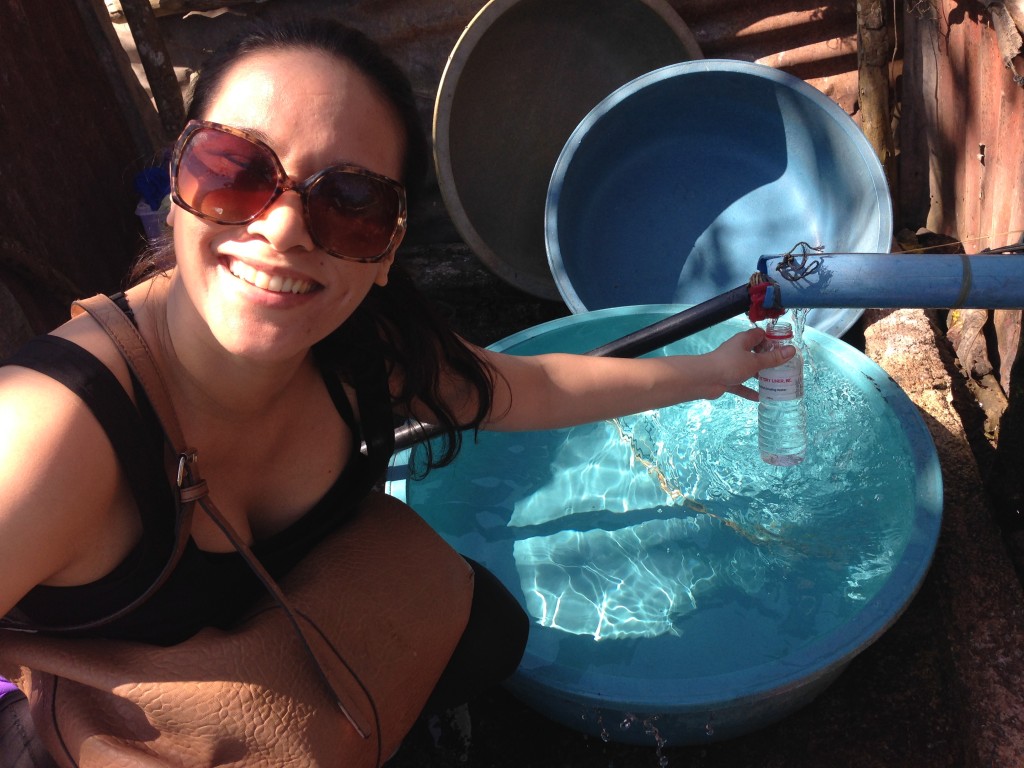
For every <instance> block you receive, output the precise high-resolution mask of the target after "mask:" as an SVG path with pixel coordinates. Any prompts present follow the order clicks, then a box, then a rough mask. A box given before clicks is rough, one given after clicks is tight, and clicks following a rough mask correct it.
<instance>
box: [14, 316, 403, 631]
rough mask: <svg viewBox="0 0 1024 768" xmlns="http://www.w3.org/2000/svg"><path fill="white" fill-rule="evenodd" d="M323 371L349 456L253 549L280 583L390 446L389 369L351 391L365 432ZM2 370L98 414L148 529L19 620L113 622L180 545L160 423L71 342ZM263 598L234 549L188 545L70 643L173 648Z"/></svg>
mask: <svg viewBox="0 0 1024 768" xmlns="http://www.w3.org/2000/svg"><path fill="white" fill-rule="evenodd" d="M314 351H315V350H314ZM318 363H319V364H320V369H321V371H322V375H323V380H324V383H325V385H326V386H327V390H328V392H329V393H330V396H331V399H332V400H333V402H334V405H335V407H336V408H337V409H338V413H339V414H340V415H341V417H342V418H343V419H344V420H345V422H346V423H347V424H348V425H349V427H350V429H351V433H352V450H351V452H350V455H351V458H350V459H349V462H348V463H347V464H346V466H345V467H344V468H343V470H342V472H341V474H340V475H339V476H338V478H337V480H336V481H335V483H334V485H333V486H332V487H331V488H330V489H329V490H328V491H327V493H326V494H325V495H324V496H323V497H322V498H321V499H320V500H319V502H317V503H316V504H315V505H314V506H313V508H312V509H310V510H309V511H308V512H307V513H306V514H305V515H304V516H303V517H302V518H300V519H299V520H297V521H296V522H295V523H293V524H292V525H290V526H289V527H288V528H286V529H284V530H282V531H280V532H279V533H277V534H275V535H274V536H271V537H269V538H266V539H262V540H259V541H257V542H255V543H254V544H253V546H252V550H253V552H254V553H255V554H256V556H257V557H258V558H259V559H260V561H261V562H262V563H263V565H264V567H265V568H266V569H267V570H268V571H269V572H270V574H271V575H272V576H274V577H275V578H277V579H279V578H281V577H282V576H283V575H284V574H286V573H287V572H288V571H289V570H290V569H291V568H292V567H293V566H294V565H295V564H296V563H297V562H299V561H300V560H301V559H302V557H303V556H304V555H305V554H306V553H307V552H309V550H310V549H312V547H313V546H314V545H315V544H316V543H317V542H318V541H319V540H320V539H322V538H323V536H324V535H325V534H326V533H327V532H328V531H331V530H333V529H334V528H336V527H337V526H338V525H340V524H341V523H343V522H344V521H345V520H346V519H347V518H348V517H349V516H350V515H351V514H352V512H353V511H354V510H355V508H356V507H357V506H358V504H359V503H360V501H361V500H362V499H363V498H364V497H365V495H366V494H367V493H368V492H369V490H370V489H371V488H372V487H373V485H374V484H375V483H376V481H377V480H379V479H380V474H381V472H382V471H383V469H384V467H385V465H386V462H387V457H388V456H390V452H391V450H392V447H393V438H394V431H393V430H394V424H393V422H392V417H391V411H390V406H389V398H388V389H387V382H386V378H385V373H384V367H383V361H380V365H379V366H374V370H373V372H372V375H368V376H367V377H366V378H367V380H364V381H356V382H354V386H355V388H356V392H357V399H358V403H359V412H360V416H361V421H362V424H359V423H357V420H356V418H355V416H354V413H353V408H352V405H351V404H350V403H349V400H348V397H347V395H346V393H345V390H344V388H343V387H342V386H341V383H340V381H339V380H338V378H337V376H336V374H334V373H332V372H330V371H328V370H327V368H326V366H325V365H324V364H323V361H321V360H320V359H319V357H318ZM3 364H4V365H19V366H23V367H26V368H31V369H33V370H36V371H39V372H41V373H44V374H46V375H48V376H50V377H52V378H54V379H56V380H57V381H60V382H61V383H62V384H64V385H65V386H67V387H68V388H69V389H71V390H72V391H73V392H75V393H76V394H77V395H78V396H79V397H80V398H81V399H82V400H83V401H84V402H85V403H86V404H87V405H88V406H89V408H90V409H91V410H92V412H93V413H94V414H95V416H96V418H97V420H98V421H99V423H100V425H101V426H102V427H103V429H104V431H105V432H106V434H107V437H108V439H109V440H110V443H111V445H112V446H113V448H114V451H115V453H116V455H117V457H118V460H119V461H120V463H121V466H122V468H123V470H124V472H125V475H126V477H127V479H128V482H129V484H130V487H131V490H132V493H133V495H134V498H135V501H136V503H137V505H138V509H139V512H140V516H141V518H142V523H143V534H142V538H141V539H140V541H139V542H138V544H137V545H136V546H135V548H134V549H133V550H132V552H130V553H129V554H128V556H127V557H126V558H125V559H124V560H123V561H122V562H121V563H120V564H119V565H118V566H117V567H116V568H115V569H114V570H113V571H111V572H110V573H109V574H107V575H106V576H104V577H102V578H100V579H98V580H97V581H94V582H92V583H90V584H84V585H81V586H74V587H50V586H42V585H40V586H37V587H35V588H34V589H33V590H31V591H30V592H29V593H28V594H27V595H26V596H25V597H24V598H23V599H22V600H21V601H20V602H19V603H18V605H17V606H16V607H15V609H14V610H13V611H12V612H11V614H10V616H11V617H12V618H14V619H16V620H17V621H18V622H19V623H27V624H29V625H33V626H72V625H77V624H84V623H87V622H90V621H93V620H96V619H99V618H101V617H104V616H107V615H109V614H111V613H113V612H114V611H115V610H117V609H119V608H121V607H123V606H126V605H128V604H129V603H130V602H131V601H132V600H133V599H134V598H136V597H138V596H139V595H140V594H142V592H143V591H145V589H146V588H147V587H148V586H149V585H150V584H152V583H153V582H154V580H155V579H156V576H157V575H158V574H159V572H160V571H161V570H162V568H163V566H164V564H165V563H167V561H168V558H169V555H170V552H171V548H172V546H173V540H174V536H173V522H174V514H175V508H174V500H173V496H172V494H171V490H170V486H169V483H168V479H167V476H166V474H165V470H164V459H163V434H162V430H161V428H160V425H159V422H158V420H157V418H156V416H155V414H154V412H153V410H152V408H151V406H150V405H149V402H148V400H147V399H146V397H145V394H144V391H143V389H142V387H141V386H140V385H139V383H138V382H137V381H135V379H134V377H133V386H134V390H135V395H136V402H137V403H138V407H136V406H135V405H134V404H133V403H132V401H131V399H130V398H129V397H128V394H127V393H126V392H125V390H124V389H123V388H122V387H121V385H120V383H119V382H118V380H117V379H116V377H115V376H114V375H113V374H112V373H111V372H110V370H109V369H108V368H107V367H106V366H105V365H103V363H101V362H100V361H99V360H98V359H97V358H96V357H94V356H93V355H92V354H91V353H89V352H87V351H86V350H84V349H83V348H82V347H79V346H78V345H76V344H74V343H72V342H70V341H67V340H66V339H62V338H60V337H57V336H41V337H38V338H36V339H33V340H31V341H29V342H28V343H27V344H25V345H24V346H23V347H22V348H21V349H20V350H19V351H18V352H16V353H15V354H14V355H13V356H12V357H10V358H8V359H7V360H6V361H4V362H3ZM368 373H369V372H368ZM361 440H365V442H366V443H367V445H368V446H369V447H370V451H369V453H370V454H371V456H367V455H364V454H362V453H360V451H359V446H360V441H361ZM196 514H202V512H201V511H198V510H197V511H196ZM264 594H265V588H264V587H263V586H262V585H261V584H260V583H259V581H258V580H257V579H256V578H255V576H254V575H253V574H252V572H251V570H250V569H249V567H248V566H247V565H246V564H245V562H244V561H243V560H242V558H241V556H240V555H238V554H237V553H236V552H228V553H214V552H205V551H203V550H200V549H199V548H198V547H197V546H196V544H195V542H194V541H192V540H191V539H190V540H189V542H188V546H187V548H186V550H185V553H184V555H183V556H182V558H181V561H180V562H179V563H178V565H177V567H176V568H175V569H174V571H173V572H172V574H171V576H170V578H169V579H168V580H167V582H166V583H165V584H164V585H163V586H162V587H161V588H160V589H159V590H158V591H157V592H156V593H154V594H153V595H152V596H151V597H150V598H149V599H148V600H147V601H146V602H144V603H143V604H142V605H141V606H139V607H138V608H137V609H135V610H134V611H132V612H130V613H129V614H127V615H126V616H123V617H121V618H120V619H117V620H115V621H113V622H111V623H108V624H104V625H102V626H100V627H97V628H94V629H91V630H89V631H87V632H86V631H83V632H76V633H72V634H74V635H75V636H90V637H106V638H118V639H125V640H134V641H138V642H147V643H154V644H159V645H173V644H175V643H178V642H181V641H182V640H185V639H187V638H188V637H190V636H192V635H193V634H195V633H196V632H198V631H199V630H200V629H202V628H203V627H207V626H213V627H220V628H228V627H230V626H231V625H232V624H234V623H235V622H237V621H238V619H239V618H241V617H242V616H243V615H244V614H245V613H246V611H247V610H248V609H249V608H250V607H251V606H252V604H253V603H254V602H255V601H256V600H257V599H258V598H259V597H261V596H263V595H264ZM0 626H2V623H0Z"/></svg>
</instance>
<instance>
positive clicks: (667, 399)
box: [482, 328, 793, 430]
mask: <svg viewBox="0 0 1024 768" xmlns="http://www.w3.org/2000/svg"><path fill="white" fill-rule="evenodd" d="M763 338H764V332H763V331H762V330H760V329H758V328H753V329H750V330H747V331H743V332H740V333H738V334H736V335H734V336H732V337H731V338H729V339H727V340H726V341H725V342H724V343H722V344H721V345H720V346H719V347H718V348H716V349H714V350H712V351H711V352H708V353H706V354H702V355H686V356H680V355H676V356H669V357H654V358H642V359H639V360H629V359H616V358H608V357H589V356H580V355H564V354H545V355H537V356H531V357H515V356H510V355H502V354H497V353H493V352H488V351H482V354H483V355H484V356H485V358H486V359H487V360H488V361H489V362H490V364H491V365H492V366H493V367H494V369H495V370H496V371H497V372H498V374H499V375H498V377H497V383H496V384H497V385H496V391H495V402H494V406H493V408H492V409H491V414H492V415H491V417H490V418H489V419H488V421H487V422H486V423H485V425H484V426H485V427H486V428H488V429H495V430H520V429H554V428H559V427H565V426H570V425H575V424H582V423H586V422H590V421H598V420H601V419H606V418H612V417H615V416H623V415H626V414H630V413H638V412H640V411H644V410H648V409H650V408H660V407H664V406H668V405H673V404H675V403H679V402H684V401H687V400H698V399H714V398H717V397H720V396H721V395H722V394H724V393H725V392H732V393H733V394H737V395H739V396H741V397H746V398H748V399H753V400H756V399H757V395H756V393H755V392H753V391H752V390H750V389H748V388H747V387H745V386H744V385H743V382H745V381H747V380H748V379H750V378H751V377H753V376H756V375H757V372H758V371H759V370H761V369H764V368H771V367H773V366H776V365H779V364H780V363H781V362H783V361H784V360H786V359H789V357H791V356H792V355H793V348H792V347H789V348H786V349H785V351H782V350H773V351H770V352H760V353H759V352H754V349H755V347H756V346H757V345H758V344H759V343H760V342H761V340H762V339H763Z"/></svg>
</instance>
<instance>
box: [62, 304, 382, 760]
mask: <svg viewBox="0 0 1024 768" xmlns="http://www.w3.org/2000/svg"><path fill="white" fill-rule="evenodd" d="M83 311H84V312H87V313H88V314H89V316H90V317H92V318H93V319H94V320H95V321H96V322H97V323H98V324H99V325H100V327H102V328H103V330H104V331H106V333H107V335H108V336H110V338H111V340H112V341H113V342H114V344H115V345H116V346H117V348H118V350H119V351H120V352H121V354H122V356H123V357H124V359H125V361H126V362H127V363H128V366H129V367H130V368H131V369H132V372H133V373H134V374H135V377H136V378H137V379H138V381H139V383H140V384H141V385H142V387H143V389H144V390H145V391H146V396H147V397H148V398H149V401H150V403H151V404H152V406H153V410H154V411H155V412H156V415H157V418H158V419H159V421H160V425H161V427H162V428H163V430H164V435H165V438H166V440H167V443H168V446H169V449H170V453H171V455H172V456H174V457H175V459H176V464H177V468H176V470H174V471H173V472H172V483H173V485H174V486H175V488H176V491H177V493H178V497H179V504H178V508H179V523H178V527H177V531H176V538H178V539H179V541H177V542H176V544H175V554H174V557H173V558H172V562H170V563H168V565H167V566H166V567H165V568H164V570H163V572H162V573H161V575H160V577H158V579H157V582H156V583H154V584H153V585H152V586H151V587H150V588H149V589H147V590H146V592H145V593H144V594H143V596H142V597H140V598H139V599H137V600H135V601H133V602H132V603H131V604H130V605H129V606H126V607H125V608H123V609H121V610H119V611H118V612H117V613H116V614H115V615H112V616H111V617H108V618H106V619H104V620H102V621H101V623H106V622H107V621H110V620H112V619H113V618H116V617H118V616H121V615H124V614H125V613H127V612H128V611H130V610H133V609H134V608H136V607H137V606H138V605H140V604H141V603H142V602H143V601H144V600H145V599H148V598H149V596H150V595H152V594H153V592H155V591H156V589H158V588H159V587H160V586H161V585H162V584H163V582H164V581H166V579H167V577H168V576H169V575H170V572H171V571H172V570H173V567H174V565H176V564H177V561H178V560H179V559H180V557H181V553H182V552H183V551H184V547H185V544H186V543H187V541H188V537H189V533H190V528H191V519H192V510H193V508H194V506H195V504H196V503H197V502H198V503H199V505H200V506H201V507H202V509H203V511H204V512H205V513H206V514H207V515H208V516H209V517H210V519H211V520H212V521H213V522H214V524H216V525H217V527H218V528H219V529H220V530H221V531H222V532H223V533H224V535H225V536H226V537H227V539H228V540H229V541H230V542H231V545H232V546H233V547H234V548H235V549H236V550H237V551H238V553H239V554H240V555H241V556H242V559H243V560H245V562H246V564H247V565H248V566H249V568H250V569H251V570H252V571H253V573H254V574H255V575H256V577H257V578H258V579H259V580H260V582H261V583H262V584H263V586H264V587H265V588H266V590H267V592H269V594H270V596H271V598H273V600H274V602H275V603H277V605H278V606H279V607H280V608H281V609H282V610H283V611H284V613H285V615H286V616H287V617H288V621H289V623H290V624H291V625H292V627H293V629H294V630H295V632H296V634H297V635H298V637H299V638H300V640H301V642H302V645H303V647H304V649H305V650H306V653H307V654H308V656H309V658H310V660H311V661H312V663H313V666H314V667H315V669H316V671H317V674H318V676H319V677H320V679H321V681H322V682H323V684H324V685H325V686H326V688H327V690H328V691H329V692H330V693H331V697H332V699H333V701H334V702H335V703H336V704H337V706H338V709H339V710H340V711H341V712H342V714H343V715H344V716H345V718H346V719H347V720H348V721H349V722H350V723H351V724H352V727H353V728H355V729H356V732H357V733H358V734H359V735H360V736H361V737H363V738H364V739H368V738H370V737H371V735H375V736H376V737H377V739H378V741H379V739H380V728H379V722H378V718H377V713H376V711H375V708H374V707H373V701H372V697H371V696H370V693H369V691H368V690H367V689H366V687H365V686H364V685H363V684H362V682H361V681H360V680H359V677H358V675H357V674H356V672H355V670H353V669H352V668H351V666H349V665H347V664H346V665H345V666H346V668H347V669H348V671H349V672H350V673H351V674H352V676H353V678H354V679H355V681H356V684H357V687H358V689H359V690H360V691H361V692H362V693H363V694H364V695H365V697H366V699H367V701H369V703H370V706H369V708H368V711H367V707H365V706H364V705H363V704H362V702H359V701H358V700H356V697H355V696H353V695H352V694H351V693H347V692H345V691H343V690H342V688H341V686H336V685H334V684H333V683H332V681H331V680H330V678H329V677H328V675H327V673H326V672H325V671H324V670H325V666H326V662H323V663H322V662H321V660H320V659H319V658H318V656H317V651H316V650H314V649H315V648H317V647H319V646H320V644H319V643H317V642H316V641H315V638H312V637H311V636H310V635H309V634H307V633H309V632H311V631H313V630H311V629H309V628H308V626H307V625H308V624H310V623H311V622H309V620H308V619H306V620H305V621H303V620H302V617H300V614H299V613H298V612H297V611H296V610H295V608H294V607H293V606H292V605H291V603H290V602H289V601H288V599H287V598H286V597H285V594H284V592H282V590H281V588H280V586H278V584H277V582H276V581H274V578H273V577H272V576H271V575H270V574H269V573H267V571H266V569H265V568H264V567H263V565H262V564H261V563H260V561H259V559H258V558H257V557H256V556H255V555H254V554H253V552H252V550H251V549H250V548H249V546H248V545H247V544H246V543H245V542H244V541H243V540H242V538H241V537H240V536H239V535H238V533H237V532H236V531H235V530H234V528H233V527H232V526H231V524H230V523H229V522H228V521H227V519H226V518H225V517H224V515H223V514H222V513H221V512H220V510H219V509H217V507H216V505H215V504H214V503H213V500H212V499H211V498H210V496H209V490H208V488H207V485H206V481H205V480H203V479H202V477H201V475H200V474H199V465H198V455H197V453H196V451H195V450H194V449H193V448H189V447H187V446H188V443H187V442H186V441H185V438H184V436H183V434H182V431H181V427H180V426H179V423H178V419H177V416H176V414H175V412H174V405H173V403H172V402H171V398H170V394H169V393H168V391H167V387H166V385H165V384H164V381H163V377H162V376H161V375H160V372H159V370H158V369H157V367H156V364H155V362H154V361H153V357H152V354H151V353H150V351H149V347H148V346H147V345H146V341H145V339H143V338H142V334H140V333H139V330H138V328H136V327H135V324H134V323H132V321H131V320H130V319H129V318H128V317H127V315H125V313H124V312H123V311H122V310H121V308H120V307H118V305H117V304H116V303H115V302H114V301H113V300H112V299H111V298H110V297H108V296H105V295H102V294H99V295H96V296H93V297H91V298H89V299H85V300H83V301H76V302H75V303H74V305H73V307H72V315H73V316H74V315H78V314H81V313H82V312H83ZM182 523H187V525H182ZM314 629H315V625H314ZM379 761H380V756H379V755H378V763H379Z"/></svg>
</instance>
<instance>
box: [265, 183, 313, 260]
mask: <svg viewBox="0 0 1024 768" xmlns="http://www.w3.org/2000/svg"><path fill="white" fill-rule="evenodd" d="M248 231H249V233H250V234H253V235H257V236H259V237H261V238H263V239H264V240H266V241H267V242H268V243H270V245H272V246H273V247H274V249H275V250H276V251H279V252H281V253H286V252H288V251H290V250H293V249H295V248H298V249H300V250H303V251H307V252H309V251H313V250H315V249H316V243H314V242H313V237H312V235H310V233H309V227H307V226H306V216H305V213H304V211H303V207H302V197H301V195H299V193H298V192H295V191H294V190H288V191H285V192H283V193H281V195H280V197H278V198H277V200H275V201H274V202H273V204H272V205H271V206H270V207H269V208H267V210H265V211H264V212H263V213H262V214H261V215H260V216H259V217H258V218H256V219H255V220H253V221H251V222H250V223H249V226H248Z"/></svg>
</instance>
